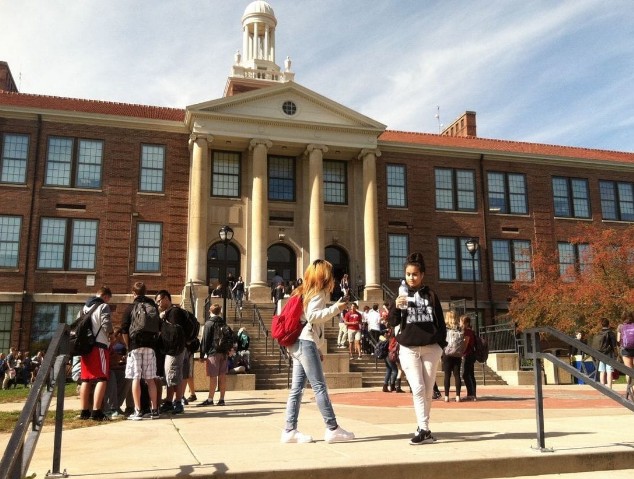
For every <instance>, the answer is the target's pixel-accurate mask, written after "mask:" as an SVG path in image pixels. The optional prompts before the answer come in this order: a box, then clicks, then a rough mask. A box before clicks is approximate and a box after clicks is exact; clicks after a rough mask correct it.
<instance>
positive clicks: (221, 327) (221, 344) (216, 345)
mask: <svg viewBox="0 0 634 479" xmlns="http://www.w3.org/2000/svg"><path fill="white" fill-rule="evenodd" d="M213 332H214V340H213V349H214V350H215V352H216V353H221V354H227V353H228V352H229V351H230V350H231V348H232V347H233V345H234V343H235V342H236V336H235V334H234V333H233V330H232V329H231V328H230V327H229V325H227V323H225V322H224V321H214V330H213Z"/></svg>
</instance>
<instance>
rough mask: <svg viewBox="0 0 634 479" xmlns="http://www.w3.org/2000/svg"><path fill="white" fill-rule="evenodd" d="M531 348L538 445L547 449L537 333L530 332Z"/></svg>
mask: <svg viewBox="0 0 634 479" xmlns="http://www.w3.org/2000/svg"><path fill="white" fill-rule="evenodd" d="M529 337H530V342H531V349H532V350H533V373H534V377H535V412H536V418H537V446H538V447H539V449H540V450H541V451H544V450H546V441H545V439H544V394H543V391H542V374H541V373H542V359H541V357H538V353H540V352H541V348H540V345H539V337H538V335H537V333H530V335H529Z"/></svg>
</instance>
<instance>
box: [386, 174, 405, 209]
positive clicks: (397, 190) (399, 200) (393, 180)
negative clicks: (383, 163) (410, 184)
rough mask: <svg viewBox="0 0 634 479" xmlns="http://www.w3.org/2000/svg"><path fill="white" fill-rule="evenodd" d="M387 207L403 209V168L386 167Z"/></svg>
mask: <svg viewBox="0 0 634 479" xmlns="http://www.w3.org/2000/svg"><path fill="white" fill-rule="evenodd" d="M386 173H387V205H388V206H392V207H395V206H396V207H404V206H406V203H405V167H404V166H403V165H387V171H386Z"/></svg>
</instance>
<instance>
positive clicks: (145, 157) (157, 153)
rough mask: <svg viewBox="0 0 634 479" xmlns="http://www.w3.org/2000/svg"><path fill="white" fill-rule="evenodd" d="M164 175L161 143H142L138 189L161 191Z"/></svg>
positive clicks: (163, 151)
mask: <svg viewBox="0 0 634 479" xmlns="http://www.w3.org/2000/svg"><path fill="white" fill-rule="evenodd" d="M164 177H165V147H164V146H161V145H142V146H141V182H140V185H139V190H140V191H144V192H152V193H161V192H163V191H164V186H163V184H164Z"/></svg>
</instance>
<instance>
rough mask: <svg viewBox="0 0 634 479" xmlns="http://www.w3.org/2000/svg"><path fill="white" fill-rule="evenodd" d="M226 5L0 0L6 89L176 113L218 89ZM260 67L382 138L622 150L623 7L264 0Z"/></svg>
mask: <svg viewBox="0 0 634 479" xmlns="http://www.w3.org/2000/svg"><path fill="white" fill-rule="evenodd" d="M249 3H250V2H249V1H242V0H240V1H238V0H197V1H194V0H133V1H132V0H108V1H103V0H82V1H79V0H75V1H73V0H31V1H16V0H0V19H2V29H1V31H0V60H4V61H7V62H8V63H9V66H10V67H11V70H12V72H13V75H14V77H15V79H16V82H17V83H18V84H19V88H20V91H22V92H24V93H35V94H43V95H55V96H63V97H74V98H87V99H95V100H105V101H115V102H126V103H140V104H149V105H159V106H170V107H176V108H184V107H185V106H187V105H191V104H196V103H200V102H203V101H207V100H211V99H215V98H219V97H220V96H222V93H223V90H224V86H225V83H226V79H227V76H228V74H229V72H230V69H231V65H232V63H233V57H234V54H235V52H236V50H238V49H240V48H242V35H241V17H242V14H243V12H244V10H245V8H246V7H247V5H248V4H249ZM269 3H270V5H271V6H272V7H273V9H274V11H275V14H276V17H277V19H278V25H277V30H276V35H277V39H276V49H277V51H276V62H277V64H278V65H280V66H281V65H283V62H284V59H285V58H286V56H287V55H288V56H290V57H291V59H292V61H293V64H292V70H293V71H294V72H295V80H296V82H297V83H299V84H301V85H303V86H305V87H307V88H310V89H312V90H314V91H316V92H318V93H320V94H322V95H324V96H327V97H329V98H331V99H332V100H334V101H337V102H339V103H341V104H343V105H345V106H347V107H349V108H352V109H354V110H356V111H358V112H360V113H362V114H364V115H367V116H369V117H371V118H373V119H375V120H377V121H379V122H381V123H384V124H386V125H387V126H388V128H389V129H391V130H403V131H420V132H427V133H437V132H438V130H439V121H438V118H436V114H437V107H440V110H439V111H440V115H439V116H440V123H442V124H443V125H449V124H450V123H451V122H452V121H453V120H455V119H456V118H457V117H458V116H460V115H461V114H462V113H463V112H464V111H466V110H473V111H476V112H477V122H478V136H480V137H485V138H497V139H503V140H517V141H529V142H537V143H547V144H559V145H571V146H581V147H588V148H600V149H608V150H622V151H630V152H633V151H634V87H633V85H634V41H633V36H632V33H633V32H634V3H632V2H631V1H629V0H610V1H605V0H567V1H558V0H543V1H542V0H532V1H525V0H482V1H481V0H460V1H458V0H444V1H440V0H434V1H431V0H411V1H410V0H398V1H397V0H373V1H368V0H319V1H318V0H312V1H307V0H271V1H270V2H269Z"/></svg>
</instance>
